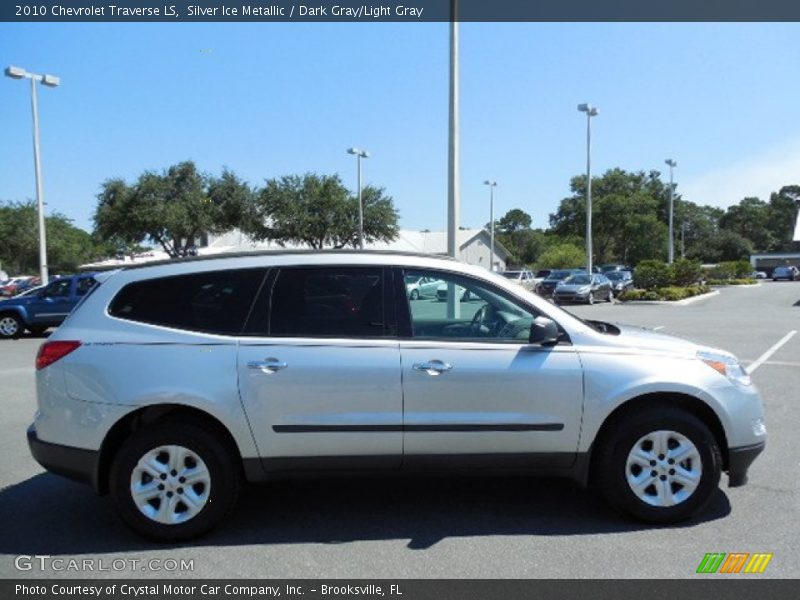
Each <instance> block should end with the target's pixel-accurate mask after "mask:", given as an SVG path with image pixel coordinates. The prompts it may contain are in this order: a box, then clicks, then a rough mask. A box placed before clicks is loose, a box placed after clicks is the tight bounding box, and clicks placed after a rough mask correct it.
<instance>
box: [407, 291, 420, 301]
mask: <svg viewBox="0 0 800 600" xmlns="http://www.w3.org/2000/svg"><path fill="white" fill-rule="evenodd" d="M408 297H409V298H410V299H411V300H419V290H411V293H410V294H409V295H408Z"/></svg>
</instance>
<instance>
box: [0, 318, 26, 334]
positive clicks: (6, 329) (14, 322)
mask: <svg viewBox="0 0 800 600" xmlns="http://www.w3.org/2000/svg"><path fill="white" fill-rule="evenodd" d="M23 329H25V325H23V324H22V321H21V320H20V318H19V317H18V316H17V315H15V314H14V313H4V314H2V315H0V338H2V339H6V340H11V339H15V338H18V337H19V336H20V335H21V334H22V331H23Z"/></svg>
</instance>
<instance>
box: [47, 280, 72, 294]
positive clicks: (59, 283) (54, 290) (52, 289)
mask: <svg viewBox="0 0 800 600" xmlns="http://www.w3.org/2000/svg"><path fill="white" fill-rule="evenodd" d="M71 285H72V280H71V279H57V280H56V281H53V282H52V283H50V284H48V286H47V287H46V288H44V295H45V296H47V297H48V298H59V297H65V296H69V288H70V286H71Z"/></svg>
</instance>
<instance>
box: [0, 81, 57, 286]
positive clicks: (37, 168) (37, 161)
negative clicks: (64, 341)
mask: <svg viewBox="0 0 800 600" xmlns="http://www.w3.org/2000/svg"><path fill="white" fill-rule="evenodd" d="M5 73H6V76H7V77H11V78H12V79H30V81H31V112H32V113H33V166H34V173H35V176H36V204H37V205H38V208H39V278H40V279H41V284H42V285H47V283H48V280H49V277H48V275H49V274H48V270H47V233H46V228H45V220H44V186H43V184H42V159H41V152H40V150H39V98H38V95H37V91H36V84H37V83H41V84H42V85H46V86H48V87H58V85H59V84H60V83H61V80H60V79H59V78H58V77H56V76H55V75H39V74H37V73H30V72H28V71H26V70H25V69H21V68H19V67H13V66H10V67H7V68H6V71H5Z"/></svg>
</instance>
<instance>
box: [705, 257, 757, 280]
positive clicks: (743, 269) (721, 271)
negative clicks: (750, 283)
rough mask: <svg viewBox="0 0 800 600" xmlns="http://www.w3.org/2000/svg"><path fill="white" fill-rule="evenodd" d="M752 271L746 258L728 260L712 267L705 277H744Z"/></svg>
mask: <svg viewBox="0 0 800 600" xmlns="http://www.w3.org/2000/svg"><path fill="white" fill-rule="evenodd" d="M752 272H753V267H752V266H751V265H750V263H749V262H747V261H746V260H729V261H726V262H721V263H719V264H718V265H717V266H715V267H712V268H711V269H710V270H709V271H708V273H707V275H706V279H744V278H747V277H748V276H749V275H750V273H752Z"/></svg>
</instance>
